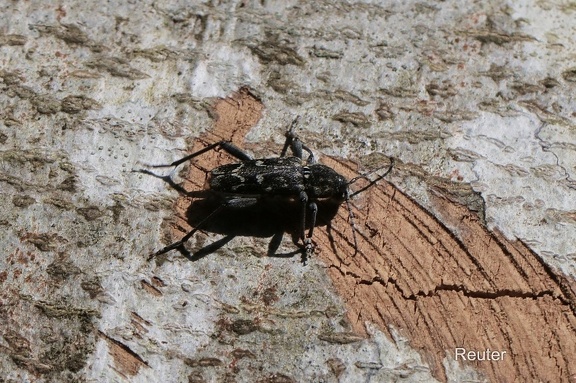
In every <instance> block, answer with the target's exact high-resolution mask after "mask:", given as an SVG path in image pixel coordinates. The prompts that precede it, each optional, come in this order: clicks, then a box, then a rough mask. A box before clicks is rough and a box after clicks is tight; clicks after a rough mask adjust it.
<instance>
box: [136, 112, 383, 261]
mask: <svg viewBox="0 0 576 383" xmlns="http://www.w3.org/2000/svg"><path fill="white" fill-rule="evenodd" d="M298 120H299V118H296V119H295V120H294V121H293V122H292V124H291V125H290V127H289V128H288V130H287V132H286V133H285V137H286V140H285V142H284V147H283V148H282V151H281V153H280V156H279V157H276V158H257V159H255V158H252V156H250V155H249V154H248V153H246V152H245V151H243V150H242V149H240V148H238V147H237V146H235V145H233V144H232V143H231V142H229V141H219V142H216V143H213V144H210V145H208V146H206V147H204V148H203V149H201V150H198V151H196V152H194V153H192V154H189V155H187V156H185V157H183V158H181V159H179V160H177V161H174V162H172V163H170V164H166V165H152V166H151V167H153V168H166V167H174V168H175V167H177V166H179V165H181V164H182V163H184V162H186V161H190V160H192V159H193V158H195V157H198V156H200V155H202V154H204V153H206V152H208V151H210V150H218V149H222V150H224V151H225V152H227V153H228V154H230V155H231V156H233V157H235V158H236V159H238V160H239V162H237V163H231V164H225V165H221V166H218V167H216V168H214V169H212V170H211V171H210V172H209V174H208V183H207V188H205V189H204V190H198V191H186V190H184V189H183V188H182V187H181V186H179V185H176V184H175V183H174V182H173V181H172V179H171V178H170V176H166V177H160V178H162V179H164V180H165V181H166V182H168V183H170V184H171V185H172V186H173V187H175V188H176V189H178V190H179V191H180V192H182V193H184V194H186V195H188V196H191V197H199V198H201V199H207V198H210V199H212V200H213V201H214V200H215V201H216V204H215V206H214V207H213V209H212V211H211V212H210V213H209V214H207V215H206V216H205V217H204V218H202V219H200V220H199V221H197V222H195V224H194V225H193V226H194V228H193V229H192V230H191V231H190V232H188V233H187V234H186V235H185V236H184V237H183V238H182V239H181V240H179V241H177V242H174V243H172V244H170V245H168V246H166V247H164V248H163V249H161V250H159V251H157V252H155V253H153V254H152V255H151V256H150V258H153V257H155V256H157V255H161V254H164V253H166V252H168V251H170V250H173V249H180V250H185V249H184V243H186V242H187V241H188V240H189V239H190V238H191V237H192V236H193V235H194V234H195V233H196V232H197V231H198V230H200V229H203V228H205V227H206V226H207V225H208V224H209V223H210V222H211V221H213V220H215V219H216V217H218V215H219V214H221V213H222V212H223V211H224V210H228V212H229V215H230V212H232V213H231V216H232V217H233V216H235V215H236V216H240V215H241V214H242V213H246V212H258V213H256V215H260V216H262V214H267V215H269V212H270V211H271V210H275V209H276V208H277V207H286V209H284V210H283V212H282V213H280V214H276V215H274V216H273V217H274V218H273V219H272V220H274V221H277V220H282V219H288V218H290V217H289V216H290V215H292V216H293V215H294V209H293V207H295V208H296V222H297V224H296V226H297V228H296V233H295V235H293V242H294V243H295V244H296V245H298V246H299V247H300V248H301V249H302V251H303V254H302V257H303V261H305V260H306V258H307V257H308V256H309V255H311V254H312V253H313V251H314V245H313V243H312V235H313V232H314V227H315V226H317V224H318V222H317V219H318V210H319V206H323V207H326V206H331V207H335V209H332V210H333V214H332V215H331V216H330V217H328V220H330V219H331V218H332V217H333V216H334V215H335V214H336V211H337V209H338V207H339V206H340V205H342V204H343V203H346V205H347V208H348V214H349V221H350V224H351V226H352V229H353V232H352V233H353V240H354V249H355V253H356V252H357V241H356V227H355V225H354V217H353V214H352V209H351V207H350V202H349V201H350V198H351V197H352V196H354V195H356V194H358V193H360V192H362V191H364V190H366V189H367V188H368V187H370V186H372V185H373V184H375V183H376V182H377V181H378V180H380V179H381V178H383V177H385V176H386V175H387V174H388V173H389V172H390V171H391V169H392V166H393V161H391V164H390V167H389V169H388V170H387V171H386V172H385V174H383V175H381V176H379V177H378V178H377V179H376V180H370V179H369V178H368V177H367V176H365V175H361V176H358V177H355V178H353V179H352V180H350V181H348V180H347V179H346V178H345V177H344V176H342V175H341V174H339V173H338V172H336V171H335V170H334V169H332V168H330V167H329V166H326V165H323V164H319V163H317V161H316V158H315V156H314V153H313V152H312V150H311V149H310V148H308V147H307V146H306V145H304V144H303V143H302V141H301V140H300V139H299V138H298V137H297V135H296V134H295V133H294V128H295V126H296V125H297V123H298ZM288 149H290V150H291V152H292V156H287V152H288ZM304 152H306V153H307V154H308V157H307V158H306V159H303V155H304ZM139 172H141V173H145V174H149V175H153V176H156V175H155V174H154V173H152V172H150V171H148V170H142V169H141V170H139ZM156 177H158V176H156ZM360 178H366V179H368V180H369V181H370V183H369V184H368V186H366V187H364V188H363V189H361V190H359V191H356V192H355V193H352V194H351V193H350V191H349V189H350V185H351V184H352V183H354V182H356V181H357V180H358V179H360ZM279 204H280V205H281V206H279ZM327 210H330V209H327ZM252 215H254V214H252ZM264 225H265V226H266V225H267V224H264ZM272 226H274V228H270V230H271V232H270V233H268V230H266V229H264V233H265V235H264V236H269V235H267V234H270V235H274V237H273V238H272V241H271V242H270V245H269V250H268V254H269V255H273V254H274V252H275V251H276V250H277V248H278V247H279V245H280V242H281V239H282V235H283V233H284V231H286V230H287V227H288V225H283V224H282V223H280V224H279V225H275V224H274V222H273V223H272ZM306 229H308V232H306ZM224 231H226V230H224ZM227 238H229V239H231V238H233V236H229V237H227ZM229 239H227V240H226V238H225V239H224V240H226V242H227V241H228V240H229Z"/></svg>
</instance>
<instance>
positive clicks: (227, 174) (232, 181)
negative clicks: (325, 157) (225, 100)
mask: <svg viewBox="0 0 576 383" xmlns="http://www.w3.org/2000/svg"><path fill="white" fill-rule="evenodd" d="M210 174H211V176H210V181H209V185H210V189H211V190H214V191H217V192H221V193H230V194H243V195H250V194H251V195H260V194H271V195H290V196H298V195H299V194H300V192H302V191H305V192H306V194H307V195H308V198H309V199H315V198H331V197H335V198H337V199H341V200H342V201H344V200H345V198H346V196H345V194H346V191H347V190H348V183H347V181H346V179H345V178H344V177H342V176H341V175H339V174H338V173H336V172H335V171H334V170H333V169H331V168H329V167H328V166H325V165H320V164H312V165H308V166H303V165H302V161H301V160H300V159H299V158H296V157H281V158H266V159H257V160H250V161H243V162H240V163H236V164H228V165H223V166H219V167H217V168H216V169H214V170H212V171H211V173H210Z"/></svg>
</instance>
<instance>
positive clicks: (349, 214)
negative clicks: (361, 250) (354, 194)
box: [346, 191, 358, 257]
mask: <svg viewBox="0 0 576 383" xmlns="http://www.w3.org/2000/svg"><path fill="white" fill-rule="evenodd" d="M346 207H347V208H348V220H349V221H350V226H352V238H353V240H354V254H352V256H353V257H355V256H356V254H357V253H358V240H357V239H356V231H358V229H357V228H356V222H355V221H354V213H353V212H352V206H350V195H349V194H348V191H346Z"/></svg>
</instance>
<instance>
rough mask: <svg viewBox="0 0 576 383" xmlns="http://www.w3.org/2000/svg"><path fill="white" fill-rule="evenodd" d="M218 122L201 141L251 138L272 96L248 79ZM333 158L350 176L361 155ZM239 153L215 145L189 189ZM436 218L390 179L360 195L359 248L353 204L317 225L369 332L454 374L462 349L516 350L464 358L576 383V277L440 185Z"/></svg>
mask: <svg viewBox="0 0 576 383" xmlns="http://www.w3.org/2000/svg"><path fill="white" fill-rule="evenodd" d="M213 111H214V114H215V116H216V118H215V121H216V122H215V126H214V128H213V129H211V130H210V131H209V132H207V133H205V134H203V135H202V136H201V137H200V138H199V139H198V140H196V141H195V142H194V144H193V146H192V147H191V148H190V151H191V152H192V151H195V150H199V149H201V148H202V147H204V146H205V145H206V144H208V143H213V142H217V141H219V140H222V139H226V140H231V141H232V142H234V143H235V144H236V145H238V146H240V147H241V146H242V141H243V137H244V136H245V134H246V133H247V132H248V130H249V129H250V128H251V127H252V126H254V125H255V124H256V123H257V122H258V120H259V119H260V116H261V113H262V104H261V103H260V101H259V100H258V99H257V98H256V97H254V96H253V95H252V94H251V93H250V92H249V91H248V90H247V89H241V90H240V91H238V92H237V93H235V94H234V95H232V96H231V97H230V98H227V99H223V100H218V101H217V102H216V103H215V104H214V109H213ZM322 161H323V162H324V163H325V164H326V165H328V166H331V167H333V168H334V169H336V170H337V171H338V172H340V173H341V174H343V175H345V176H346V177H348V178H352V177H354V176H356V175H358V173H357V171H356V169H355V167H354V166H353V165H351V164H350V163H349V162H347V161H344V160H338V159H334V158H326V157H324V158H323V159H322ZM227 162H230V158H229V156H227V155H226V154H224V153H221V152H210V153H206V155H203V156H202V157H201V158H199V159H198V160H196V161H194V166H190V170H189V173H188V175H187V177H186V178H187V182H186V184H185V187H186V189H187V190H197V189H199V188H202V187H203V185H204V184H205V180H206V171H208V170H210V169H212V168H214V167H216V166H218V165H221V164H223V163H227ZM431 198H432V203H433V205H434V206H435V211H439V212H441V214H439V216H438V217H434V216H433V215H432V214H430V213H429V212H428V211H426V210H425V209H424V208H423V207H421V206H420V205H419V204H417V203H416V202H415V201H414V200H412V199H411V198H410V197H408V196H407V195H405V194H404V193H402V192H401V191H400V190H398V189H397V188H396V187H395V186H393V185H391V184H389V183H386V182H385V181H382V182H380V183H378V184H377V185H376V186H374V187H372V188H370V189H369V190H367V191H366V192H364V193H361V194H360V195H359V196H358V197H357V198H356V199H355V201H354V206H355V207H354V208H353V213H354V216H355V222H356V226H357V228H358V234H357V237H358V252H357V254H356V255H355V256H353V254H354V245H353V240H352V231H351V226H350V224H349V222H348V220H349V217H348V211H347V209H346V208H344V207H342V208H340V210H339V212H338V214H337V216H336V217H335V219H334V220H333V221H332V222H331V224H330V225H328V226H327V227H319V228H317V229H316V231H315V234H314V242H315V243H316V245H317V256H319V257H320V259H322V260H323V262H325V264H326V265H328V266H327V273H328V275H329V277H330V278H331V279H332V282H333V284H334V286H335V288H336V289H337V291H338V292H339V294H340V295H341V296H342V297H343V298H344V300H345V302H346V305H347V312H348V318H349V321H350V323H351V326H352V328H353V329H354V331H355V332H356V333H357V334H360V335H366V328H365V324H366V323H367V322H371V323H374V324H376V325H377V326H378V327H379V328H380V329H381V330H382V331H383V332H385V333H388V334H389V336H390V338H391V339H392V333H391V329H392V328H394V329H395V330H397V331H398V332H399V333H400V334H402V335H403V336H404V337H406V338H407V339H408V340H409V342H410V345H411V346H412V347H413V348H415V349H416V350H418V351H419V352H420V353H421V355H422V356H423V358H424V360H425V361H426V362H427V363H428V365H429V367H430V368H431V370H432V373H433V375H434V376H435V377H436V378H437V379H439V380H441V381H446V380H447V375H446V371H445V369H444V366H445V362H447V361H449V360H453V359H454V357H455V350H456V348H457V347H463V348H465V349H466V350H476V351H485V350H486V349H490V350H491V351H506V354H504V357H503V360H499V361H475V362H471V361H468V362H460V363H463V364H469V365H470V366H472V367H474V368H475V369H476V370H478V371H481V372H482V373H483V374H484V375H485V376H486V378H488V379H489V380H490V381H494V382H526V381H543V382H560V381H565V382H569V381H576V367H575V366H574V364H573V363H571V361H574V360H576V294H575V288H574V281H572V280H570V279H568V278H566V277H565V276H563V275H561V274H559V273H557V272H556V271H554V270H553V269H552V268H551V267H550V266H548V265H547V264H546V263H544V262H543V261H542V259H541V258H540V257H539V256H538V255H537V254H535V253H534V252H532V251H531V250H530V249H529V248H528V247H527V246H525V245H524V244H523V243H521V242H519V241H509V240H507V239H506V238H505V237H504V236H503V235H502V234H500V233H499V232H497V231H495V232H490V231H488V230H487V229H486V228H485V227H484V226H483V224H482V222H481V221H480V219H479V218H478V217H477V216H476V215H475V214H474V213H473V212H470V211H469V210H468V209H467V208H466V207H464V206H462V205H460V204H458V203H456V202H454V201H451V200H450V199H449V198H446V197H445V196H443V195H441V194H434V193H432V194H431ZM189 205H190V200H189V199H188V198H186V197H182V198H180V199H179V200H178V201H177V203H176V211H177V216H178V217H179V219H178V220H177V222H176V224H175V225H174V226H173V230H172V237H173V238H174V239H177V238H180V237H182V235H183V234H182V233H183V232H185V231H187V230H189V229H190V226H189V225H188V223H187V219H186V210H187V209H188V207H189Z"/></svg>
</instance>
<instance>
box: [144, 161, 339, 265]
mask: <svg viewBox="0 0 576 383" xmlns="http://www.w3.org/2000/svg"><path fill="white" fill-rule="evenodd" d="M133 171H134V172H138V173H143V174H147V175H151V176H153V177H156V178H159V179H161V180H162V181H164V182H166V183H167V184H168V185H170V187H171V188H173V189H174V190H176V191H177V192H178V193H179V194H181V195H183V196H186V197H188V198H193V201H192V203H191V204H190V206H189V207H188V209H187V210H186V214H185V216H186V221H187V223H188V224H189V225H190V226H191V227H193V228H194V229H195V230H200V231H205V232H209V233H215V234H222V235H224V237H222V238H220V239H218V240H216V241H214V242H213V243H210V244H208V245H206V246H204V247H202V248H201V249H199V250H197V251H195V252H194V253H190V252H189V251H188V250H187V249H186V248H185V247H184V246H183V245H181V246H178V247H176V248H175V249H176V250H178V251H179V252H180V253H181V254H182V255H183V256H184V257H186V258H187V259H189V260H190V261H197V260H199V259H200V258H203V257H205V256H206V255H209V254H211V253H213V252H215V251H217V250H218V249H220V248H222V247H223V246H224V245H226V244H227V243H228V242H230V241H231V240H232V239H234V238H235V237H237V236H245V237H258V238H268V237H271V240H270V243H269V245H268V254H267V255H268V256H270V257H282V258H285V257H293V256H294V255H296V254H298V253H300V254H301V256H302V263H305V262H306V249H305V248H304V246H303V244H301V243H299V239H300V231H301V225H302V222H301V216H300V212H301V208H302V205H301V203H300V201H299V200H298V199H297V198H294V197H286V196H267V195H260V196H258V197H257V198H252V199H253V200H254V202H253V203H250V204H237V205H235V206H230V205H229V204H227V203H226V202H227V199H229V198H231V197H232V198H234V197H236V198H238V197H239V196H228V197H225V196H222V195H220V194H218V193H215V192H213V191H211V190H200V191H192V192H188V191H186V190H185V189H184V188H183V187H182V186H181V185H179V184H177V183H175V182H174V181H173V180H172V178H171V177H170V175H167V176H161V175H158V174H155V173H153V172H151V171H149V170H145V169H139V170H133ZM314 202H316V205H317V207H318V212H317V215H316V222H315V223H314V227H319V226H327V225H329V224H330V222H331V221H332V219H333V218H334V217H335V216H336V214H337V213H338V209H339V208H340V205H341V204H342V203H341V202H339V201H335V200H332V199H324V200H315V201H314ZM312 224H313V223H312V219H311V217H310V214H307V215H306V223H305V229H306V230H309V229H310V227H311V226H312ZM284 234H289V235H290V236H291V238H292V242H293V243H294V245H295V246H296V247H297V248H298V249H297V250H295V251H292V252H289V253H276V251H277V250H278V248H279V247H280V244H281V242H282V238H283V236H284Z"/></svg>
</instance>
